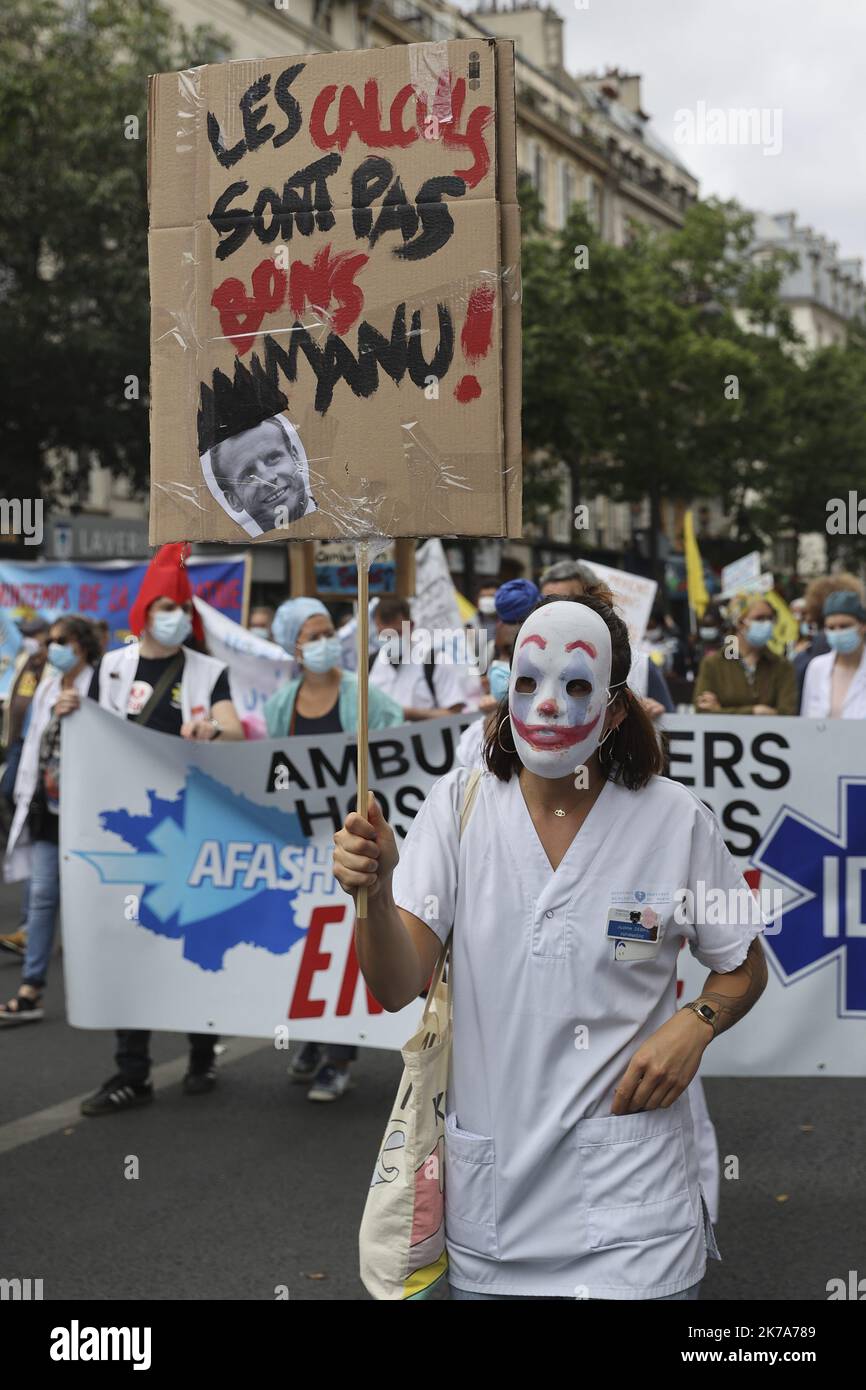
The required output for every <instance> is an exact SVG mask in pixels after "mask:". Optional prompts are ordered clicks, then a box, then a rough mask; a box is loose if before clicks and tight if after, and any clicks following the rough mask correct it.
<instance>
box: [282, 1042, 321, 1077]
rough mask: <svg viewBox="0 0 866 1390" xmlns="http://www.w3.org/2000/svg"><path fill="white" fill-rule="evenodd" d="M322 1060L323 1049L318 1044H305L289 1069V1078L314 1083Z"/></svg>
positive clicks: (296, 1054)
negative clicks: (313, 1080)
mask: <svg viewBox="0 0 866 1390" xmlns="http://www.w3.org/2000/svg"><path fill="white" fill-rule="evenodd" d="M321 1060H322V1049H321V1047H320V1045H319V1044H318V1043H316V1042H307V1043H304V1045H303V1047H302V1048H301V1050H300V1052H296V1053H295V1056H294V1057H293V1059H292V1065H291V1066H290V1067H289V1076H290V1077H291V1078H292V1080H293V1081H312V1079H313V1077H314V1076H315V1075H316V1072H317V1071H318V1068H319V1063H320V1062H321Z"/></svg>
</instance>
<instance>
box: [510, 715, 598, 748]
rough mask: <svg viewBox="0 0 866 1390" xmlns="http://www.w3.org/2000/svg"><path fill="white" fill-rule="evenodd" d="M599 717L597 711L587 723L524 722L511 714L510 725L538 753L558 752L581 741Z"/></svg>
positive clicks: (590, 731) (591, 729)
mask: <svg viewBox="0 0 866 1390" xmlns="http://www.w3.org/2000/svg"><path fill="white" fill-rule="evenodd" d="M600 718H601V714H600V713H599V714H597V715H596V716H595V718H594V719H591V720H590V721H589V723H588V724H524V723H523V721H522V720H521V719H518V718H517V716H516V715H514V714H512V715H511V727H512V729H514V731H515V733H517V734H519V735H520V737H521V738H522V739H524V740H525V741H526V743H528V744H530V745H531V746H532V747H533V748H537V749H538V751H539V752H540V753H543V752H548V751H553V752H558V751H559V750H560V749H562V748H571V747H572V746H573V745H574V744H575V743H582V742H583V740H584V739H585V738H586V736H587V735H588V734H591V733H592V731H593V729H594V728H595V726H596V724H597V723H598V721H599V719H600ZM554 735H555V737H554Z"/></svg>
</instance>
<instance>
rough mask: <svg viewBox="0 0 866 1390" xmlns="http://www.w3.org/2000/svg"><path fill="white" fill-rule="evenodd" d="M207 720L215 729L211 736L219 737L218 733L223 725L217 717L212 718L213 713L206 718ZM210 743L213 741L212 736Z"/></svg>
mask: <svg viewBox="0 0 866 1390" xmlns="http://www.w3.org/2000/svg"><path fill="white" fill-rule="evenodd" d="M207 722H208V723H209V724H212V725H213V727H214V729H215V730H216V733H215V734H214V736H213V737H214V738H219V736H220V734H221V733H222V731H223V726H222V724H221V723H220V722H219V720H218V719H214V717H213V715H211V716H210V718H209V719H208V721H207ZM211 743H213V738H212V739H211Z"/></svg>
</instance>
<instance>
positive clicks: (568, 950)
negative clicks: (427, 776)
mask: <svg viewBox="0 0 866 1390" xmlns="http://www.w3.org/2000/svg"><path fill="white" fill-rule="evenodd" d="M467 777H468V772H467V770H466V769H465V768H457V769H455V770H454V771H453V772H450V773H449V774H448V775H447V776H445V777H443V778H440V780H439V781H438V782H437V783H436V784H435V785H434V787H433V788H432V790H431V792H430V794H429V796H428V797H427V800H426V801H425V802H424V804H423V805H422V807H421V809H420V811H419V812H418V815H417V816H416V818H415V820H414V822H413V824H412V826H411V828H410V831H409V834H408V835H407V837H406V840H405V842H404V844H403V846H402V848H401V852H400V854H401V857H400V862H399V864H398V866H397V869H396V870H395V874H394V897H395V901H396V903H397V905H398V907H402V908H404V909H406V910H407V911H409V912H412V913H414V914H415V915H416V916H417V917H419V918H420V919H421V920H422V921H426V922H427V923H428V924H429V925H430V926H431V927H432V928H433V930H434V931H435V932H436V934H437V936H438V937H439V939H440V940H441V941H445V940H446V939H447V937H448V935H449V932H450V931H451V929H452V927H453V941H452V953H453V1007H454V1018H453V1029H454V1032H453V1048H452V1056H451V1070H450V1075H449V1087H448V1098H447V1107H446V1127H445V1143H446V1170H445V1171H446V1181H445V1204H446V1205H445V1225H446V1240H447V1247H448V1255H449V1262H450V1276H449V1277H450V1278H451V1279H452V1280H453V1282H454V1283H455V1285H456V1286H457V1287H458V1288H463V1289H468V1290H470V1291H473V1292H479V1293H504V1294H524V1295H530V1296H536V1297H541V1296H558V1297H565V1298H574V1297H578V1298H602V1299H620V1300H629V1299H649V1298H659V1297H662V1296H664V1295H666V1294H672V1293H679V1292H681V1291H682V1290H683V1289H687V1288H690V1287H691V1286H692V1285H693V1284H695V1283H697V1282H698V1281H699V1280H700V1279H701V1278H702V1277H703V1274H704V1269H705V1265H706V1251H707V1248H709V1249H710V1251H711V1253H712V1254H713V1255H715V1256H716V1257H718V1251H717V1249H716V1247H715V1241H714V1238H713V1234H712V1228H711V1226H710V1223H709V1218H708V1216H707V1213H706V1206H705V1202H704V1198H703V1194H702V1192H701V1187H700V1182H699V1178H698V1161H697V1154H696V1150H695V1144H694V1138H693V1132H692V1123H691V1115H690V1110H689V1102H688V1099H687V1097H686V1096H685V1095H683V1096H681V1097H680V1098H679V1099H678V1100H677V1101H676V1102H675V1103H674V1104H673V1105H672V1106H670V1107H669V1108H668V1109H665V1110H652V1111H642V1112H640V1113H638V1114H633V1115H611V1113H610V1108H611V1104H612V1102H613V1093H614V1089H615V1087H616V1086H617V1085H618V1084H619V1082H620V1080H621V1079H622V1076H623V1074H624V1073H625V1070H626V1068H627V1066H628V1063H629V1062H630V1060H631V1058H632V1056H633V1055H634V1053H635V1051H636V1050H637V1048H638V1047H639V1046H640V1044H641V1042H642V1041H643V1040H644V1039H646V1038H647V1037H649V1036H650V1035H651V1034H652V1033H654V1032H655V1031H656V1030H657V1029H658V1028H659V1027H660V1026H661V1024H662V1023H664V1022H665V1020H666V1019H668V1018H670V1017H671V1016H672V1015H673V1014H674V1013H675V1011H676V1008H677V1004H676V959H677V952H678V951H679V949H680V945H681V942H682V939H683V938H684V937H685V938H686V939H687V940H688V942H689V945H690V947H691V950H692V951H693V953H694V954H695V955H696V956H697V958H698V959H699V960H700V961H701V963H702V964H703V965H705V966H706V967H707V969H708V970H720V971H723V972H724V971H730V970H734V969H736V967H737V966H738V965H741V964H742V962H743V960H744V959H745V957H746V953H747V951H748V947H749V943H750V942H751V940H752V938H753V937H754V936H755V935H757V934H758V931H759V930H760V927H759V926H753V925H746V924H744V925H740V926H736V925H727V926H713V925H703V924H697V925H694V924H693V915H694V914H692V921H691V922H688V921H687V922H684V923H683V925H679V924H677V923H675V922H674V921H673V911H674V905H675V904H674V893H675V892H676V891H677V890H678V889H682V888H691V890H692V892H693V893H697V887H696V885H697V882H698V881H699V880H703V884H704V888H705V891H706V892H707V893H709V890H710V889H711V888H723V889H736V890H743V889H746V887H747V885H746V883H745V881H744V879H743V877H742V875H741V874H740V872H739V870H738V869H737V867H736V865H735V864H734V861H733V859H732V858H731V856H730V855H729V853H728V851H727V849H726V847H725V844H724V841H723V839H722V836H721V833H720V831H719V828H718V826H717V824H716V822H715V819H714V817H713V816H712V814H711V813H710V812H709V811H708V810H707V808H706V807H705V806H704V805H703V804H702V802H700V801H699V800H698V798H697V797H696V796H694V795H693V793H692V792H690V791H689V790H688V789H687V788H685V787H682V786H680V785H679V784H678V783H676V782H672V781H670V780H669V779H667V778H664V777H656V778H654V779H653V781H652V782H651V783H650V785H649V786H648V787H646V788H644V789H643V790H642V791H638V792H632V791H628V790H627V789H626V788H624V787H622V786H620V785H617V784H615V783H612V782H608V783H606V784H605V786H604V788H603V789H602V791H601V793H600V795H599V797H598V800H597V801H596V803H595V805H594V806H593V808H592V810H591V811H590V813H589V815H588V817H587V819H586V821H585V822H584V824H583V826H582V827H581V829H580V831H579V833H578V834H577V835H576V836H575V838H574V841H573V842H572V844H571V846H570V847H569V849H568V851H567V852H566V854H565V856H564V858H563V860H562V862H561V863H560V865H559V867H558V868H557V870H556V872H554V871H553V870H552V868H551V866H550V863H549V861H548V859H547V856H546V854H545V852H544V850H543V848H542V845H541V842H540V840H539V838H538V835H537V834H536V831H535V827H534V825H533V823H532V820H531V818H530V815H529V811H528V809H527V807H526V803H525V801H524V799H523V793H522V791H521V789H520V784H519V781H518V779H517V778H516V777H512V779H511V780H510V781H509V782H501V781H500V780H499V779H498V778H496V777H494V775H493V774H492V773H490V772H483V773H482V775H481V779H480V782H479V787H478V796H477V799H476V801H475V805H474V808H473V811H472V814H471V816H470V818H469V821H468V824H467V826H466V828H465V831H464V835H463V838H462V840H461V839H460V836H459V816H460V807H461V805H462V802H463V795H464V789H465V784H466V779H467ZM641 906H643V907H648V906H652V907H654V908H655V910H656V912H657V913H658V915H659V917H660V918H661V920H662V924H663V925H662V927H661V928H660V933H659V937H660V939H659V941H658V943H657V949H656V948H653V947H650V948H649V953H648V954H647V950H646V947H645V948H644V952H643V953H641V952H634V951H632V952H631V953H627V956H626V958H615V956H616V953H617V952H620V947H619V946H618V944H617V942H616V941H615V940H614V939H612V938H609V937H608V934H607V927H608V913H609V910H610V909H611V908H617V909H619V910H620V911H622V909H624V908H627V909H629V910H632V909H638V908H640V907H641ZM431 908H434V909H436V912H435V913H433V912H431ZM437 914H438V915H437ZM741 915H742V914H741ZM641 954H642V955H643V958H636V957H637V956H638V955H641ZM620 955H621V952H620Z"/></svg>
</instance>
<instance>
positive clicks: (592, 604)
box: [483, 594, 664, 791]
mask: <svg viewBox="0 0 866 1390" xmlns="http://www.w3.org/2000/svg"><path fill="white" fill-rule="evenodd" d="M548 603H582V604H583V605H584V606H585V607H586V608H591V609H592V611H593V613H598V615H599V617H600V618H602V619H603V621H604V622H605V624H606V625H607V629H608V631H609V632H610V646H611V664H610V688H611V691H612V692H614V699H613V701H612V703H611V709H617V708H619V709H623V710H624V711H625V718H624V719H623V720H622V721H621V723H620V724H619V726H618V727H617V728H616V729H615V730H614V732H613V733H612V734H611V735H610V737H609V738H606V739H605V742H604V744H603V745H602V746H601V747H600V748H599V750H598V763H599V767H600V768H601V771H602V774H603V776H604V777H605V778H609V779H610V781H611V782H621V783H622V785H623V786H624V787H628V789H629V791H639V790H640V788H641V787H645V786H646V784H647V782H649V781H650V779H651V778H652V777H656V776H658V774H659V773H660V772H662V770H663V768H664V757H663V754H662V749H661V746H660V744H659V740H658V737H657V735H656V731H655V729H654V727H653V722H652V720H651V719H650V717H649V715H648V714H647V712H646V710H645V709H644V708H643V705H642V704H641V702H640V700H639V698H638V697H637V695H635V693H634V691H633V690H630V689H629V687H628V685H627V684H626V682H627V680H628V673H629V671H630V670H631V647H630V645H629V640H628V629H627V628H626V625H625V623H624V622H623V620H622V618H621V617H620V616H619V614H618V613H616V612H615V611H614V609H613V608H612V607H611V606H610V604H609V603H605V602H604V601H603V600H602V599H600V598H596V597H594V596H593V595H590V594H583V595H581V597H580V598H565V599H564V598H558V597H554V596H551V597H550V598H545V599H542V600H541V602H540V603H538V604H536V606H535V608H533V610H532V612H533V613H537V612H538V610H539V608H543V607H544V606H545V605H546V604H548ZM524 621H525V619H524ZM514 649H515V651H516V650H517V639H516V638H515V643H514ZM509 744H510V745H511V747H510V749H509ZM483 758H484V765H485V767H487V768H489V770H490V771H491V772H492V773H493V775H494V776H495V777H498V778H499V779H500V781H502V782H508V781H510V779H511V776H512V773H519V772H520V769H521V767H522V766H523V764H522V763H521V761H520V757H519V755H518V753H517V750H516V748H515V746H514V739H513V737H512V734H511V722H510V720H509V717H508V696H507V695H506V696H505V697H504V698H503V699H502V700H500V702H499V706H498V708H497V709H496V711H495V717H494V718H493V719H492V720H491V721H490V722H489V723H488V725H487V731H486V733H485V736H484V746H483Z"/></svg>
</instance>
